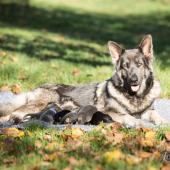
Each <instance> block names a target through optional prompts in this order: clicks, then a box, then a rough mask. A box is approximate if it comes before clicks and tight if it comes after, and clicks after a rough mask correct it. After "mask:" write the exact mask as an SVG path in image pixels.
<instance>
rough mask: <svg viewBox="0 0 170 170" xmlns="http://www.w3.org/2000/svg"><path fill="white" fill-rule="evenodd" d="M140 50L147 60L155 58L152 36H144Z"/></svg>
mask: <svg viewBox="0 0 170 170" xmlns="http://www.w3.org/2000/svg"><path fill="white" fill-rule="evenodd" d="M139 49H140V50H141V51H142V53H143V54H144V55H145V57H146V58H147V59H152V58H153V44H152V36H151V35H150V34H148V35H145V36H144V38H143V39H142V41H141V42H140V44H139Z"/></svg>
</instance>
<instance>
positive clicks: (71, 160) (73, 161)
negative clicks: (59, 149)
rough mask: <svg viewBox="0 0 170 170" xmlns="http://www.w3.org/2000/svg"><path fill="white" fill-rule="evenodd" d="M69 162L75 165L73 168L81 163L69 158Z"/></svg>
mask: <svg viewBox="0 0 170 170" xmlns="http://www.w3.org/2000/svg"><path fill="white" fill-rule="evenodd" d="M68 162H69V164H70V165H73V166H77V165H79V161H78V160H77V159H75V158H74V157H70V158H68Z"/></svg>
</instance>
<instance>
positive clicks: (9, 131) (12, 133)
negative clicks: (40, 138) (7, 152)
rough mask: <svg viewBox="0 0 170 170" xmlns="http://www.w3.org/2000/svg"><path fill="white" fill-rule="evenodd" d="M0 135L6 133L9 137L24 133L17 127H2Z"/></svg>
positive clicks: (19, 135)
mask: <svg viewBox="0 0 170 170" xmlns="http://www.w3.org/2000/svg"><path fill="white" fill-rule="evenodd" d="M0 134H1V135H6V136H10V137H23V136H24V135H25V133H24V132H23V131H21V130H18V129H17V128H4V129H1V130H0Z"/></svg>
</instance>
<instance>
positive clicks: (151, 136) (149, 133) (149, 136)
mask: <svg viewBox="0 0 170 170" xmlns="http://www.w3.org/2000/svg"><path fill="white" fill-rule="evenodd" d="M155 135H156V132H155V131H152V130H150V131H147V132H146V133H145V138H146V139H150V140H155Z"/></svg>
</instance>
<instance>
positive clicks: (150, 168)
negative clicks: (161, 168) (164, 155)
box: [147, 166, 157, 170]
mask: <svg viewBox="0 0 170 170" xmlns="http://www.w3.org/2000/svg"><path fill="white" fill-rule="evenodd" d="M147 170H157V168H155V167H153V166H149V167H148V169H147Z"/></svg>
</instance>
